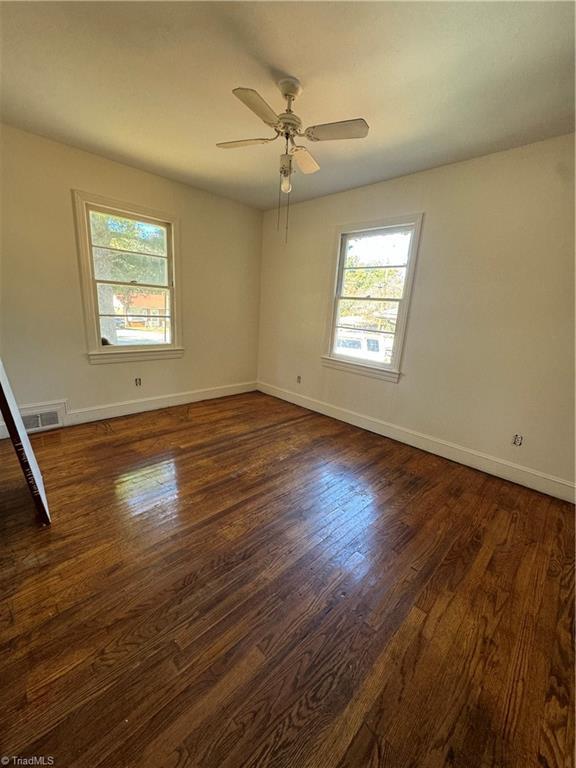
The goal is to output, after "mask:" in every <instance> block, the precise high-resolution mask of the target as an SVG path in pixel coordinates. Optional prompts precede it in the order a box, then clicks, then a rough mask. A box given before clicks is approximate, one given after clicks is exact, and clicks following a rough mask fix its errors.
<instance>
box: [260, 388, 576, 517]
mask: <svg viewBox="0 0 576 768" xmlns="http://www.w3.org/2000/svg"><path fill="white" fill-rule="evenodd" d="M257 389H258V390H259V391H260V392H264V393H265V394H267V395H272V396H273V397H278V398H280V399H281V400H287V401H288V402H290V403H294V404H295V405H300V406H302V407H303V408H308V409H309V410H311V411H316V412H317V413H321V414H323V415H324V416H331V417H332V418H334V419H339V420H340V421H345V422H347V423H348V424H353V425H354V426H356V427H361V428H362V429H366V430H368V431H369V432H375V433H377V434H379V435H383V436H384V437H389V438H391V439H392V440H398V441H399V442H401V443H407V444H408V445H412V446H414V447H415V448H420V449H421V450H424V451H428V453H434V454H436V455H437V456H442V457H444V458H445V459H450V460H451V461H456V462H458V463H459V464H465V465H466V466H468V467H472V468H473V469H479V470H481V471H482V472H486V473H488V474H490V475H495V476H496V477H501V478H503V479H504V480H510V481H511V482H513V483H518V484H519V485H523V486H525V487H527V488H532V489H533V490H535V491H540V493H546V494H548V495H549V496H555V497H556V498H559V499H562V500H564V501H569V502H571V503H574V501H575V497H576V484H575V483H573V482H571V481H570V480H564V479H563V478H561V477H556V476H554V475H548V474H546V473H544V472H540V471H538V470H536V469H531V468H530V467H525V466H523V465H521V464H514V463H513V462H511V461H506V460H505V459H499V458H497V457H496V456H490V455H489V454H487V453H482V452H480V451H475V450H473V449H472V448H466V447H464V446H463V445H458V444H457V443H451V442H449V441H447V440H442V439H440V438H437V437H433V436H432V435H427V434H424V433H422V432H416V431H414V430H411V429H407V428H406V427H400V426H398V425H396V424H391V423H390V422H387V421H382V420H380V419H375V418H373V417H371V416H364V415H363V414H361V413H357V412H356V411H349V410H347V409H346V408H340V407H339V406H336V405H332V404H330V403H327V402H324V401H323V400H315V399H314V398H311V397H306V396H305V395H300V394H298V393H296V392H292V391H291V390H288V389H281V388H280V387H276V386H274V385H273V384H268V383H267V382H264V381H259V382H257Z"/></svg>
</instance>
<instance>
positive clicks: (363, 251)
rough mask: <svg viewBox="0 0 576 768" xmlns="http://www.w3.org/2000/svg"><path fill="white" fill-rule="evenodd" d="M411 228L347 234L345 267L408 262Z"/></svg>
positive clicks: (393, 264) (382, 265)
mask: <svg viewBox="0 0 576 768" xmlns="http://www.w3.org/2000/svg"><path fill="white" fill-rule="evenodd" d="M411 237H412V230H410V229H393V230H389V231H386V230H382V229H380V230H375V231H374V232H370V233H365V234H358V235H348V236H347V238H346V248H345V262H344V266H345V267H386V266H388V265H392V266H396V265H401V264H406V263H407V262H408V249H409V247H410V238H411Z"/></svg>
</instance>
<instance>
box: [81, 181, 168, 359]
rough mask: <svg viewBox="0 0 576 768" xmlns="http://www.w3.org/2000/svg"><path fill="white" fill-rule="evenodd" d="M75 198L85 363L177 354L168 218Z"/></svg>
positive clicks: (98, 200) (97, 199)
mask: <svg viewBox="0 0 576 768" xmlns="http://www.w3.org/2000/svg"><path fill="white" fill-rule="evenodd" d="M75 201H76V213H77V223H78V238H79V245H80V266H81V273H82V284H83V295H84V308H85V317H86V329H87V337H88V355H89V358H90V360H91V362H121V361H128V360H138V359H152V358H155V357H174V356H177V355H179V354H181V353H182V348H181V347H179V346H178V344H177V340H178V335H177V332H178V327H177V322H176V320H177V317H176V312H175V310H176V306H175V303H176V296H175V284H174V271H175V270H174V239H175V223H174V221H173V220H171V219H170V217H167V216H166V215H163V214H159V213H154V212H150V211H145V210H144V209H141V208H137V207H134V206H126V205H124V204H121V203H115V202H113V201H108V200H104V199H102V198H100V197H96V196H90V195H85V194H84V193H82V192H76V193H75Z"/></svg>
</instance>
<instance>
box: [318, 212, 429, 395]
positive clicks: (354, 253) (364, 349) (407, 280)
mask: <svg viewBox="0 0 576 768" xmlns="http://www.w3.org/2000/svg"><path fill="white" fill-rule="evenodd" d="M421 218H422V217H421V216H412V217H409V218H404V219H399V220H396V221H392V222H391V221H388V222H386V223H379V224H374V225H371V226H366V227H363V228H361V229H360V228H355V227H354V228H352V227H350V228H347V229H345V230H340V232H339V241H340V242H339V245H340V249H339V260H338V273H337V280H336V293H335V299H334V308H333V315H332V321H331V327H330V347H329V351H328V354H327V355H325V356H324V358H323V360H324V362H325V363H326V364H327V365H329V366H331V367H336V368H344V369H346V370H354V371H357V372H360V373H366V374H367V375H373V376H376V377H378V378H385V379H389V380H392V381H397V380H398V377H399V374H400V360H401V356H402V344H403V341H404V332H405V329H406V319H407V313H408V303H409V299H410V291H411V287H412V279H413V275H414V267H415V261H416V251H417V245H418V236H419V231H420V223H421Z"/></svg>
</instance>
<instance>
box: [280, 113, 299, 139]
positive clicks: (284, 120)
mask: <svg viewBox="0 0 576 768" xmlns="http://www.w3.org/2000/svg"><path fill="white" fill-rule="evenodd" d="M301 128H302V120H300V118H299V117H298V115H295V114H294V112H283V113H282V114H281V115H278V130H279V131H280V133H282V134H284V135H285V136H286V135H289V136H293V135H294V134H295V133H298V132H299V131H300V129H301Z"/></svg>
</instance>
